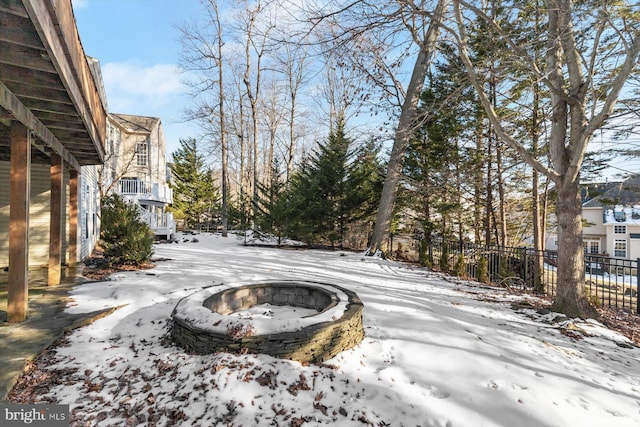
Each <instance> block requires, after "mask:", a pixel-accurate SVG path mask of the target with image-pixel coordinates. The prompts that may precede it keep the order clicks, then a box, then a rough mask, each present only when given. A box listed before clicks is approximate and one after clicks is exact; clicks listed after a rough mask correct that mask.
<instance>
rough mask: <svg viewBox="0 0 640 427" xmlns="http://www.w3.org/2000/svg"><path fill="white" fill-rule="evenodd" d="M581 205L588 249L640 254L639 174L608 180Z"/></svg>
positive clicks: (632, 256) (622, 255) (616, 255)
mask: <svg viewBox="0 0 640 427" xmlns="http://www.w3.org/2000/svg"><path fill="white" fill-rule="evenodd" d="M586 199H587V201H585V202H584V203H583V205H582V216H583V219H584V221H585V226H584V229H583V241H584V248H585V252H586V253H590V254H607V255H608V256H610V257H614V258H621V259H637V258H640V177H638V176H635V177H632V178H629V179H627V180H626V181H623V182H615V183H608V184H607V185H606V187H604V188H601V191H600V192H599V194H597V195H596V196H595V197H592V198H589V197H586Z"/></svg>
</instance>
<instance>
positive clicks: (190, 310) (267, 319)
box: [171, 281, 364, 363]
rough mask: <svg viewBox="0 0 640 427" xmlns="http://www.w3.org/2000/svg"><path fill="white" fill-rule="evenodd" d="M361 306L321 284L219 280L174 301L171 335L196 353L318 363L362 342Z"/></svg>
mask: <svg viewBox="0 0 640 427" xmlns="http://www.w3.org/2000/svg"><path fill="white" fill-rule="evenodd" d="M362 308H363V305H362V302H361V301H360V299H359V298H358V296H357V295H356V294H355V293H354V292H351V291H349V290H347V289H344V288H342V287H340V286H335V285H329V284H324V283H315V282H307V281H278V282H261V283H251V284H223V285H218V286H212V287H210V288H205V289H203V290H202V291H199V292H196V293H194V294H192V295H190V296H188V297H186V298H183V299H182V300H180V302H178V304H177V305H176V307H175V308H174V310H173V313H172V314H171V317H172V318H173V321H174V325H173V331H172V336H173V340H174V341H175V342H176V343H177V344H179V345H180V346H182V347H183V348H185V349H187V350H188V351H191V352H194V353H197V354H209V353H216V352H221V351H225V352H232V353H245V352H247V353H264V354H269V355H271V356H275V357H280V358H285V359H292V360H297V361H299V362H310V363H319V362H323V361H325V360H327V359H330V358H332V357H334V356H335V355H336V354H338V353H340V352H341V351H344V350H347V349H349V348H352V347H354V346H356V345H357V344H358V343H359V342H360V341H362V339H363V338H364V331H363V327H362Z"/></svg>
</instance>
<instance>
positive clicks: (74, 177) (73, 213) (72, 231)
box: [67, 170, 78, 267]
mask: <svg viewBox="0 0 640 427" xmlns="http://www.w3.org/2000/svg"><path fill="white" fill-rule="evenodd" d="M67 262H68V264H69V267H75V266H76V264H77V263H78V171H76V170H71V171H70V172H69V259H68V261H67Z"/></svg>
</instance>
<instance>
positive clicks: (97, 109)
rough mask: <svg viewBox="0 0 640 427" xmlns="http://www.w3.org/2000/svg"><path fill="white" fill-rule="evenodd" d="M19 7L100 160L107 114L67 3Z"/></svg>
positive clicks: (45, 1)
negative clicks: (55, 71)
mask: <svg viewBox="0 0 640 427" xmlns="http://www.w3.org/2000/svg"><path fill="white" fill-rule="evenodd" d="M23 4H24V7H25V9H26V10H27V13H28V14H29V17H30V18H31V22H32V23H33V25H34V27H35V28H36V31H37V32H38V34H39V35H40V39H41V40H42V44H43V45H44V47H45V49H47V51H48V52H49V58H51V61H52V62H53V65H54V66H55V68H56V69H57V71H58V75H59V76H60V79H61V80H62V84H63V85H64V86H65V87H66V89H67V92H68V93H69V97H70V98H71V99H72V100H73V103H74V105H75V107H76V109H77V111H78V114H79V115H80V117H81V118H82V120H83V122H84V124H85V126H86V128H87V132H88V133H89V135H91V139H92V141H93V143H94V147H93V148H94V149H95V150H96V151H97V154H98V157H99V159H100V160H102V159H104V154H105V153H104V143H105V142H104V141H105V137H106V129H107V125H106V120H107V113H106V111H105V109H104V107H103V104H102V100H101V98H100V93H99V92H98V88H97V87H96V83H95V80H94V78H93V74H92V73H91V70H90V68H89V63H88V62H87V58H86V56H85V53H84V49H83V48H82V44H81V42H80V35H79V34H78V29H77V27H76V21H75V17H74V16H73V9H72V6H71V0H54V1H51V0H24V1H23Z"/></svg>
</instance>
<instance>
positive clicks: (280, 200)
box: [256, 161, 290, 245]
mask: <svg viewBox="0 0 640 427" xmlns="http://www.w3.org/2000/svg"><path fill="white" fill-rule="evenodd" d="M270 176H271V181H270V182H269V184H268V185H261V184H258V191H259V197H258V206H257V216H256V218H257V222H258V227H260V230H262V231H263V232H265V233H270V234H272V235H274V236H276V237H277V238H278V245H280V244H281V243H282V238H283V237H284V236H285V233H286V229H287V223H288V218H289V213H290V210H289V203H288V199H287V194H286V183H285V181H284V177H283V174H282V172H281V171H280V164H279V163H278V162H277V161H276V162H274V164H273V166H272V167H271V175H270Z"/></svg>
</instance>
